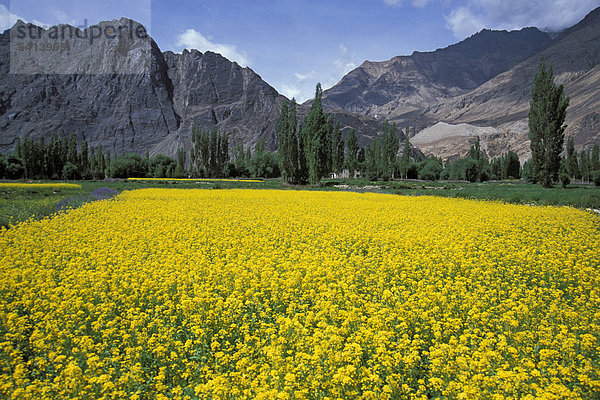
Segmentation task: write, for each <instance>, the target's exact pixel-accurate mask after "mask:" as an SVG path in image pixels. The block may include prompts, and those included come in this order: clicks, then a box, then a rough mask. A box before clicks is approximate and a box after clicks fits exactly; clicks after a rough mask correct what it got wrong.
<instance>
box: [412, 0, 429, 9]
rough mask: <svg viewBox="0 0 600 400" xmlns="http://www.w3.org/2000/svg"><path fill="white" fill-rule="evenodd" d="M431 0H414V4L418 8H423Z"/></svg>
mask: <svg viewBox="0 0 600 400" xmlns="http://www.w3.org/2000/svg"><path fill="white" fill-rule="evenodd" d="M429 2H431V0H413V1H412V5H413V6H414V7H417V8H423V7H425V6H426V5H427V4H429Z"/></svg>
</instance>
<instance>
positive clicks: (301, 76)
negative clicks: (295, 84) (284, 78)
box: [294, 70, 317, 82]
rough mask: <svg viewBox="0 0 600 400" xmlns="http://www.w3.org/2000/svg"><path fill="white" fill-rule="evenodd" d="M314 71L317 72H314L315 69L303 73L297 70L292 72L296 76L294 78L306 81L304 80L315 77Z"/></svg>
mask: <svg viewBox="0 0 600 400" xmlns="http://www.w3.org/2000/svg"><path fill="white" fill-rule="evenodd" d="M316 73H317V72H316V71H315V70H312V71H310V72H307V73H304V74H301V73H299V72H296V73H295V74H294V76H295V77H296V79H297V80H298V81H300V82H304V81H306V80H309V79H313V78H314V77H315V74H316Z"/></svg>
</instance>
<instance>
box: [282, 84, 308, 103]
mask: <svg viewBox="0 0 600 400" xmlns="http://www.w3.org/2000/svg"><path fill="white" fill-rule="evenodd" d="M281 94H282V95H284V96H285V97H287V98H288V99H290V100H291V99H292V97H295V98H296V100H298V101H300V102H302V101H304V100H305V98H302V99H300V98H299V96H300V89H298V88H297V87H296V86H293V85H285V84H283V85H281Z"/></svg>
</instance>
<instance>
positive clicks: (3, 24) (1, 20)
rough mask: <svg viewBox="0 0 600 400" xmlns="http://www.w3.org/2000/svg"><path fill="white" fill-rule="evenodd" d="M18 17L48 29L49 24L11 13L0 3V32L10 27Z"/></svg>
mask: <svg viewBox="0 0 600 400" xmlns="http://www.w3.org/2000/svg"><path fill="white" fill-rule="evenodd" d="M19 19H20V20H22V21H25V22H31V23H32V24H34V25H37V26H41V27H42V28H45V29H48V28H49V27H50V24H47V23H44V22H41V21H38V20H36V19H33V20H29V19H27V18H23V17H21V16H19V15H16V14H13V13H11V12H10V10H8V8H6V7H5V6H4V4H0V32H4V31H5V30H7V29H10V28H12V26H13V25H14V24H15V23H16V22H17V20H19Z"/></svg>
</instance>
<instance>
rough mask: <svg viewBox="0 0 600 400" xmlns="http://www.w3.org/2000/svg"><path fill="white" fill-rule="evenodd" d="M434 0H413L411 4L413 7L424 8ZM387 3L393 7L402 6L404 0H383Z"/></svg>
mask: <svg viewBox="0 0 600 400" xmlns="http://www.w3.org/2000/svg"><path fill="white" fill-rule="evenodd" d="M431 1H432V0H412V2H411V4H412V5H413V7H417V8H423V7H425V6H426V5H427V4H429V3H430V2H431ZM383 2H384V3H385V4H387V5H388V6H392V7H401V6H403V5H404V1H403V0H383Z"/></svg>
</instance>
